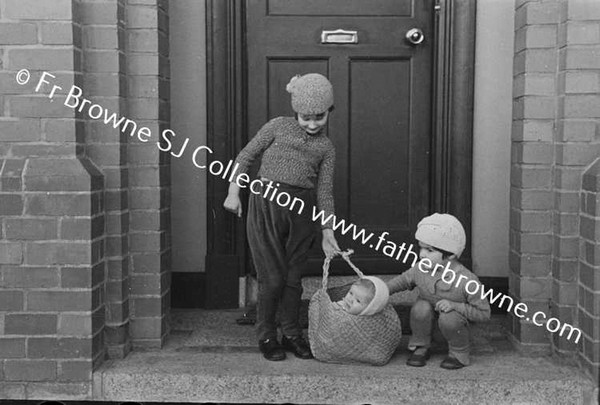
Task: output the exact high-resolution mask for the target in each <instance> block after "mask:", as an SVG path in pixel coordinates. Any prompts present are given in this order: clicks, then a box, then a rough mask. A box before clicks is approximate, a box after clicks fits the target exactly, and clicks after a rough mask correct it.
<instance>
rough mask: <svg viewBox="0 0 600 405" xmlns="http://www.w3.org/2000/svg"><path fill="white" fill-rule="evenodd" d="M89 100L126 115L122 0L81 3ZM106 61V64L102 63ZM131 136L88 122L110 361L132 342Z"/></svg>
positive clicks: (88, 151)
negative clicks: (97, 175) (99, 194)
mask: <svg viewBox="0 0 600 405" xmlns="http://www.w3.org/2000/svg"><path fill="white" fill-rule="evenodd" d="M80 16H81V21H82V32H83V44H84V53H83V58H84V60H85V71H84V75H83V89H84V95H85V98H87V99H89V100H91V102H92V103H97V104H99V105H101V106H103V107H104V108H107V109H108V110H110V112H111V113H116V114H117V115H119V116H127V103H126V97H127V80H126V76H125V73H126V72H125V63H126V59H125V52H124V49H125V39H126V38H125V5H124V4H123V1H122V0H111V1H105V2H98V1H94V0H82V2H81V7H80ZM100 61H102V62H100ZM127 143H128V136H127V135H122V134H121V131H120V130H119V129H118V128H113V127H112V126H111V125H106V124H105V123H104V122H103V121H96V120H88V121H87V122H86V123H85V154H86V155H87V156H88V157H89V158H90V160H92V161H93V162H94V163H95V164H96V165H97V166H98V167H99V168H100V169H101V170H102V172H103V173H104V176H105V182H104V197H105V218H106V240H105V258H106V266H107V272H106V275H107V280H106V326H105V338H106V345H107V351H108V355H109V357H111V358H121V357H124V356H125V355H126V354H127V353H128V352H129V351H130V349H131V342H130V340H129V334H128V328H129V300H128V299H129V254H128V234H127V233H128V230H129V210H128V201H127V187H128V170H127Z"/></svg>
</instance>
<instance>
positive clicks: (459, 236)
mask: <svg viewBox="0 0 600 405" xmlns="http://www.w3.org/2000/svg"><path fill="white" fill-rule="evenodd" d="M415 239H417V240H418V241H420V242H423V243H426V244H428V245H431V246H433V247H434V248H438V249H442V250H445V251H447V252H450V253H454V254H455V255H456V257H460V255H461V254H462V252H463V250H465V244H466V242H467V235H466V234H465V229H464V228H463V226H462V224H461V223H460V221H459V220H458V219H456V217H454V216H452V215H450V214H438V213H435V214H433V215H430V216H428V217H425V218H423V219H422V220H421V222H419V223H418V224H417V232H416V233H415Z"/></svg>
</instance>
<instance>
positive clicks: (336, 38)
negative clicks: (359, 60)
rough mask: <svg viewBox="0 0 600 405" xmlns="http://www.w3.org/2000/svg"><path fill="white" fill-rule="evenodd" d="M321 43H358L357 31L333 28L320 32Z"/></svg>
mask: <svg viewBox="0 0 600 405" xmlns="http://www.w3.org/2000/svg"><path fill="white" fill-rule="evenodd" d="M321 43H322V44H358V32H356V31H346V30H342V29H339V30H334V31H323V32H321Z"/></svg>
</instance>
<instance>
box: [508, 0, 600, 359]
mask: <svg viewBox="0 0 600 405" xmlns="http://www.w3.org/2000/svg"><path fill="white" fill-rule="evenodd" d="M515 29H516V30H517V31H516V33H517V35H516V40H515V64H514V73H515V80H514V110H513V115H514V127H513V166H512V173H511V179H512V190H511V193H512V194H511V212H512V218H511V219H512V220H511V270H512V273H511V276H510V290H511V292H512V293H513V294H514V296H515V298H517V299H520V300H523V301H524V302H526V303H527V304H528V306H529V308H530V311H534V310H541V311H544V312H545V313H546V315H547V318H548V319H549V318H551V317H554V318H557V319H558V320H559V321H560V322H561V323H563V324H564V323H568V324H571V325H573V326H575V327H578V326H579V325H578V324H579V323H580V322H581V321H582V319H583V318H581V313H582V312H581V310H580V307H581V306H582V304H581V303H582V302H583V301H582V300H583V299H584V297H582V294H586V292H585V290H584V289H583V288H582V286H581V285H580V280H579V279H578V275H581V271H582V268H581V256H580V247H579V244H580V229H582V227H583V223H582V222H581V221H582V218H583V217H582V216H581V215H582V214H580V211H581V207H580V194H581V190H582V176H583V172H584V170H585V168H586V167H589V165H590V164H591V163H592V162H593V160H594V159H595V158H596V157H597V156H598V155H600V137H599V129H598V125H599V121H600V96H599V95H598V93H599V91H600V46H599V45H598V44H600V3H598V2H594V1H590V0H570V1H559V0H523V1H517V3H516V17H515ZM550 224H552V225H551V226H549V225H550ZM584 307H585V305H584ZM578 311H579V316H578V315H577V313H578ZM553 326H555V325H553ZM581 326H583V325H581ZM512 334H513V337H514V338H515V341H516V342H518V343H519V344H520V347H523V348H530V349H551V350H553V351H554V352H555V353H559V354H568V355H569V356H573V355H574V354H575V353H576V352H577V351H578V350H581V344H580V345H579V347H578V346H577V345H576V344H575V342H574V341H569V340H567V339H566V337H565V336H563V337H561V336H560V334H558V333H554V334H552V335H550V334H549V333H548V332H547V331H546V330H545V328H544V327H536V326H534V325H533V324H531V323H529V322H528V321H527V319H519V318H517V317H513V325H512ZM590 336H591V335H590Z"/></svg>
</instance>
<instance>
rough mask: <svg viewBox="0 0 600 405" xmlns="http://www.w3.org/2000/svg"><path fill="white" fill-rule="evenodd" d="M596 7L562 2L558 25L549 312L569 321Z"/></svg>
mask: <svg viewBox="0 0 600 405" xmlns="http://www.w3.org/2000/svg"><path fill="white" fill-rule="evenodd" d="M594 10H595V13H594ZM599 11H600V4H597V3H596V5H594V4H593V2H590V1H589V0H574V1H569V2H565V3H564V4H563V5H562V7H561V18H560V20H561V22H560V25H559V30H558V61H559V71H558V111H557V125H556V127H557V137H556V144H555V145H556V146H555V147H556V149H555V185H554V189H555V199H554V203H555V204H554V254H553V265H552V270H553V279H554V283H553V292H552V301H553V305H552V316H553V317H556V318H558V319H560V321H561V322H563V323H569V324H571V325H575V324H576V323H577V303H578V291H577V290H578V282H577V271H578V265H579V211H580V202H579V199H580V192H581V185H582V181H581V178H582V174H583V170H584V168H585V167H586V166H588V165H589V164H590V162H592V161H593V160H594V159H595V158H596V157H597V156H598V155H599V154H600V149H599V148H598V147H599V146H600V145H599V144H598V142H597V141H596V126H597V121H598V117H600V97H599V96H598V92H599V91H600V76H599V75H598V69H600V61H599V62H597V63H596V66H593V65H594V64H593V63H591V64H590V58H592V60H593V58H594V53H596V58H599V59H600V52H598V51H600V48H598V44H599V43H600V32H599V31H600V21H598V18H599V17H600V14H599ZM594 14H595V15H594ZM594 19H596V20H594ZM552 338H553V339H552V343H553V347H554V349H555V350H556V351H558V352H560V353H567V352H575V351H576V350H577V346H576V344H575V343H574V342H572V341H568V340H566V339H564V338H562V337H560V336H559V334H556V333H555V334H553V335H552Z"/></svg>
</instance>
